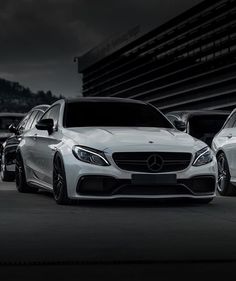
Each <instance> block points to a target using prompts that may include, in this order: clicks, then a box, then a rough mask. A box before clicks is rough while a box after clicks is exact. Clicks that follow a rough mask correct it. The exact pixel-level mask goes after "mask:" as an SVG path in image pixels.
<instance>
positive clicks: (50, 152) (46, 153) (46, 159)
mask: <svg viewBox="0 0 236 281" xmlns="http://www.w3.org/2000/svg"><path fill="white" fill-rule="evenodd" d="M59 114H60V105H59V104H56V105H54V106H53V107H51V108H50V109H49V110H48V111H47V112H46V113H45V114H44V115H43V116H42V118H41V119H48V118H51V119H53V122H54V128H53V132H52V133H49V132H48V131H42V130H37V129H36V128H34V129H32V135H31V140H32V142H31V151H32V156H31V162H32V163H31V167H32V173H33V174H32V178H33V180H36V181H38V182H41V183H42V184H44V185H45V184H46V185H47V187H49V188H51V187H52V171H53V157H54V154H55V150H56V146H57V145H58V144H59V143H60V142H61V134H60V132H59V131H58V130H57V124H58V119H59Z"/></svg>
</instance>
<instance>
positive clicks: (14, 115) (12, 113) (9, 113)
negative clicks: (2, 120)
mask: <svg viewBox="0 0 236 281" xmlns="http://www.w3.org/2000/svg"><path fill="white" fill-rule="evenodd" d="M23 116H25V113H19V112H1V113H0V117H23Z"/></svg>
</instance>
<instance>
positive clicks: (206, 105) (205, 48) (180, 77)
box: [78, 0, 236, 112]
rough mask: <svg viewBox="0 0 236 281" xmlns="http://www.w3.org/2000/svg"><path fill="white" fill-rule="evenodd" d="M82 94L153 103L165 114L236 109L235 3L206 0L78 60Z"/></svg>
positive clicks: (105, 43) (106, 43)
mask: <svg viewBox="0 0 236 281" xmlns="http://www.w3.org/2000/svg"><path fill="white" fill-rule="evenodd" d="M78 71H79V72H80V73H82V74H83V95H84V96H111V97H123V98H124V97H125V98H133V99H139V100H143V101H147V102H150V103H152V104H153V105H155V106H157V107H158V108H160V109H161V110H162V111H163V112H168V111H172V110H182V109H232V108H235V107H236V0H215V1H211V0H207V1H203V2H201V3H200V4H198V5H196V6H194V7H193V8H191V9H190V10H188V11H186V12H184V13H183V14H181V15H179V16H177V17H175V18H173V19H172V20H170V21H169V22H167V23H165V24H163V25H161V26H159V27H157V28H155V29H154V30H151V31H150V32H148V33H146V34H142V35H140V34H139V31H138V29H137V28H136V30H135V29H134V30H132V31H131V32H130V34H127V35H126V36H124V38H123V41H122V39H120V40H119V38H117V40H114V39H113V41H112V42H104V43H103V45H100V46H98V47H97V48H95V49H93V50H91V51H90V52H88V53H87V54H85V55H84V56H82V57H80V58H78Z"/></svg>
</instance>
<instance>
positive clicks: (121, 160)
mask: <svg viewBox="0 0 236 281" xmlns="http://www.w3.org/2000/svg"><path fill="white" fill-rule="evenodd" d="M191 158H192V154H191V153H182V152H181V153H180V152H116V153H114V154H113V159H114V161H115V163H116V165H117V166H118V167H119V168H120V169H122V170H126V171H133V172H146V173H164V172H176V171H181V170H184V169H186V168H187V167H188V166H189V165H190V162H191Z"/></svg>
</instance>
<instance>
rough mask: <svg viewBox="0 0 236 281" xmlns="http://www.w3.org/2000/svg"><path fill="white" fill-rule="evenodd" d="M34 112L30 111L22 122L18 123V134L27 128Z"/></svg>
mask: <svg viewBox="0 0 236 281" xmlns="http://www.w3.org/2000/svg"><path fill="white" fill-rule="evenodd" d="M31 114H32V112H29V113H28V114H27V115H26V116H25V118H24V119H23V120H22V121H21V122H20V124H19V125H18V127H17V131H18V134H22V133H23V132H24V130H25V127H26V126H27V122H28V120H29V118H30V116H31Z"/></svg>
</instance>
